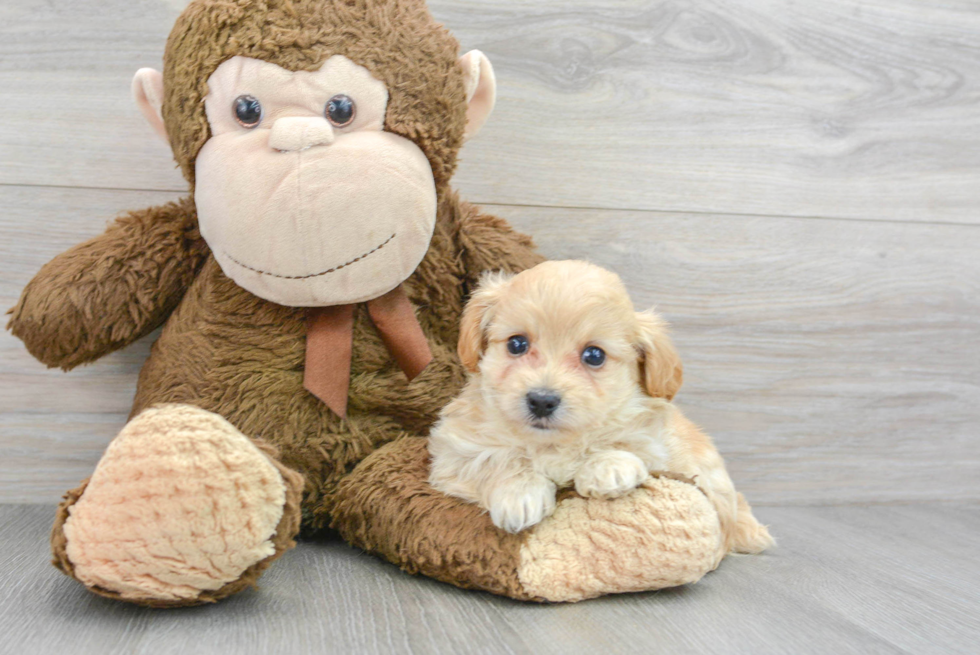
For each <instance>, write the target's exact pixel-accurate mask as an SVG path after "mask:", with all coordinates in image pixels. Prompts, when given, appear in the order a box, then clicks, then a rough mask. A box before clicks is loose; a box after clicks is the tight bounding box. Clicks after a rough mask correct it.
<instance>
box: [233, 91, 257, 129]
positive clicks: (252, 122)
mask: <svg viewBox="0 0 980 655" xmlns="http://www.w3.org/2000/svg"><path fill="white" fill-rule="evenodd" d="M234 109H235V120H237V121H238V124H239V125H241V126H242V127H248V128H253V127H255V126H256V125H258V124H259V123H260V122H261V121H262V104H261V103H260V102H259V99H258V98H256V97H255V96H250V95H244V96H238V97H237V98H235V107H234Z"/></svg>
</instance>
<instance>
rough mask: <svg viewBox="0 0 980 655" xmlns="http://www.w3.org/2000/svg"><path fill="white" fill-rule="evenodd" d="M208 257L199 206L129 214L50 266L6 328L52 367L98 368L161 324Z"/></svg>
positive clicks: (172, 206) (27, 290) (191, 204)
mask: <svg viewBox="0 0 980 655" xmlns="http://www.w3.org/2000/svg"><path fill="white" fill-rule="evenodd" d="M208 252H209V251H208V248H207V245H206V244H205V243H204V240H203V239H202V238H201V235H200V232H199V231H198V229H197V221H196V214H195V210H194V201H193V200H192V199H190V198H185V199H183V200H180V201H178V202H172V203H168V204H166V205H162V206H160V207H152V208H149V209H143V210H139V211H133V212H129V213H128V214H125V215H123V216H121V217H120V218H118V219H117V220H116V221H115V222H114V223H113V224H112V225H110V226H109V228H108V229H107V230H106V231H105V232H104V233H103V234H102V235H100V236H98V237H95V238H94V239H91V240H89V241H86V242H85V243H82V244H79V245H77V246H75V247H74V248H71V249H70V250H68V251H66V252H64V253H62V254H61V255H58V256H57V257H55V258H54V259H53V260H51V261H50V262H48V263H47V264H45V265H44V266H43V267H42V268H41V270H40V272H38V274H37V275H36V276H34V279H33V280H31V281H30V283H28V285H27V287H26V288H25V289H24V292H23V293H22V294H21V296H20V300H19V301H18V302H17V304H16V305H15V306H14V307H13V308H12V309H11V310H10V311H9V312H8V313H9V314H11V315H12V316H11V318H10V322H9V323H8V324H7V329H8V330H10V331H11V332H13V333H14V335H15V336H17V337H18V338H20V339H21V340H22V341H23V342H24V344H25V345H26V346H27V349H28V351H30V353H31V354H32V355H34V357H36V358H37V359H39V360H40V361H41V362H43V363H44V364H47V365H48V366H49V367H55V366H60V367H61V368H63V369H65V370H68V369H71V368H74V367H75V366H78V365H79V364H84V363H86V362H90V361H93V360H95V359H98V358H99V357H101V356H103V355H105V354H107V353H110V352H112V351H113V350H116V349H118V348H122V347H123V346H126V345H128V344H130V343H132V342H133V341H135V340H137V339H139V338H140V337H141V336H143V335H145V334H147V333H149V332H151V331H152V330H153V329H154V328H156V327H158V326H159V325H161V324H162V323H163V321H164V320H166V318H167V316H168V315H169V314H170V312H172V311H173V309H174V308H175V307H176V306H177V303H178V302H179V301H180V299H181V297H182V296H183V295H184V291H185V290H186V289H187V286H188V285H189V284H190V282H191V280H193V279H194V276H195V275H196V274H197V271H198V269H199V268H200V266H201V264H202V263H203V262H204V260H205V258H206V257H207V254H208Z"/></svg>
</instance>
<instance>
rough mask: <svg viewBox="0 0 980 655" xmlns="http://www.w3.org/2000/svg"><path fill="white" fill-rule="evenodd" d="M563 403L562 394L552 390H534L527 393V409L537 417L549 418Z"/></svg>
mask: <svg viewBox="0 0 980 655" xmlns="http://www.w3.org/2000/svg"><path fill="white" fill-rule="evenodd" d="M560 404H561V396H559V395H558V394H556V393H555V392H553V391H550V390H534V391H529V392H528V393H527V409H528V411H530V412H531V414H533V415H534V416H535V417H536V418H548V417H549V416H551V415H552V414H554V413H555V410H556V409H558V405H560Z"/></svg>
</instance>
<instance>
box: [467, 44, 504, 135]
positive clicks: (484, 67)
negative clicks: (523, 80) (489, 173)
mask: <svg viewBox="0 0 980 655" xmlns="http://www.w3.org/2000/svg"><path fill="white" fill-rule="evenodd" d="M459 65H460V66H462V68H463V79H464V82H465V84H466V102H467V103H469V107H468V109H467V110H466V131H465V132H463V139H464V140H467V141H468V140H470V139H472V138H473V137H474V136H476V133H477V132H479V131H480V128H481V127H483V124H484V123H486V122H487V118H489V117H490V112H492V111H493V105H494V103H495V102H496V101H497V78H496V77H494V75H493V66H491V65H490V60H489V59H487V56H486V55H485V54H483V53H482V52H480V51H479V50H470V51H469V52H467V53H466V54H465V55H463V56H462V57H460V58H459Z"/></svg>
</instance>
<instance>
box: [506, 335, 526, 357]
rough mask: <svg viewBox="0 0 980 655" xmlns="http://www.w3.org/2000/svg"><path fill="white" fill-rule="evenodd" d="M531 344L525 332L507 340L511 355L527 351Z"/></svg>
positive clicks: (518, 354) (508, 350)
mask: <svg viewBox="0 0 980 655" xmlns="http://www.w3.org/2000/svg"><path fill="white" fill-rule="evenodd" d="M529 345H530V344H529V343H528V341H527V337H525V336H524V335H523V334H515V335H514V336H512V337H511V338H510V339H508V340H507V352H509V353H510V354H511V355H517V356H520V355H523V354H524V353H526V352H527V349H528V346H529Z"/></svg>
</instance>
